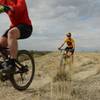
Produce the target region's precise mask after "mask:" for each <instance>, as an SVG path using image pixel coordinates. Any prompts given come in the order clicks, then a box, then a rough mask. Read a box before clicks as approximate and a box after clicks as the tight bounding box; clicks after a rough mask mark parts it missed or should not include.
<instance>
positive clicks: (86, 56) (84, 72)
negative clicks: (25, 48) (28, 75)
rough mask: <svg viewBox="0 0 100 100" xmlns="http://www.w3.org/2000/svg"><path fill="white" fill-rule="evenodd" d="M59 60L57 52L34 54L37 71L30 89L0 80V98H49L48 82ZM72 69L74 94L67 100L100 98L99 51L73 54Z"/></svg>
mask: <svg viewBox="0 0 100 100" xmlns="http://www.w3.org/2000/svg"><path fill="white" fill-rule="evenodd" d="M59 61H60V53H59V52H53V53H47V54H46V55H42V56H37V57H35V63H36V71H35V76H34V80H33V83H32V84H31V86H30V87H29V89H27V90H26V91H23V92H19V91H17V90H15V89H14V88H13V87H12V86H11V84H10V82H7V83H0V100H51V99H50V98H49V97H48V94H50V84H51V83H52V80H53V78H54V77H55V75H56V73H57V69H58V68H59V63H60V62H59ZM72 71H73V74H72V83H71V86H72V87H71V88H72V91H71V92H72V94H73V95H71V96H72V98H70V100H100V74H99V73H100V53H99V52H98V53H95V52H91V53H89V52H85V53H84V52H80V53H76V54H75V60H74V65H73V66H72ZM67 92H68V91H67ZM67 92H66V94H67ZM48 98H49V99H48ZM73 98H74V99H73ZM52 100H55V99H53V98H52Z"/></svg>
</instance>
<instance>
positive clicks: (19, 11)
mask: <svg viewBox="0 0 100 100" xmlns="http://www.w3.org/2000/svg"><path fill="white" fill-rule="evenodd" d="M0 1H1V0H0ZM3 1H4V0H3ZM4 4H5V5H7V6H10V7H12V8H13V10H14V11H8V12H7V14H8V16H9V18H10V21H11V27H14V26H16V25H19V24H28V25H31V21H30V19H29V16H28V11H27V6H26V2H25V0H12V1H9V2H7V1H6V0H5V3H4Z"/></svg>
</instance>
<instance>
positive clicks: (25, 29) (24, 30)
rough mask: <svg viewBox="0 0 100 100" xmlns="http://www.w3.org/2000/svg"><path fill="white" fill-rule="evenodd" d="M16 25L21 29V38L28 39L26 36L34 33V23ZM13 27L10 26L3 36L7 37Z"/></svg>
mask: <svg viewBox="0 0 100 100" xmlns="http://www.w3.org/2000/svg"><path fill="white" fill-rule="evenodd" d="M15 27H17V28H18V29H19V31H20V38H19V39H26V38H28V37H30V36H31V34H32V30H33V28H32V25H27V24H19V25H17V26H15ZM12 28H13V27H12ZM12 28H9V29H8V30H6V32H5V33H4V34H3V37H7V34H8V32H9V30H10V29H12Z"/></svg>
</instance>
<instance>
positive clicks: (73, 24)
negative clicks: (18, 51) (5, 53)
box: [0, 0, 100, 51]
mask: <svg viewBox="0 0 100 100" xmlns="http://www.w3.org/2000/svg"><path fill="white" fill-rule="evenodd" d="M26 2H27V6H28V11H29V16H30V19H31V20H32V23H33V30H34V31H33V34H32V36H31V37H30V38H28V39H27V40H20V42H19V48H23V49H31V50H57V48H58V47H59V46H60V44H61V43H62V42H63V40H64V37H65V32H72V35H73V37H74V39H75V41H76V49H77V50H82V49H83V50H98V51H99V50H100V0H26ZM0 20H1V21H0V35H2V34H3V32H4V31H5V30H6V29H7V28H8V26H9V19H8V17H7V15H6V14H1V16H0Z"/></svg>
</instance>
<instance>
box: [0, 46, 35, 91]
mask: <svg viewBox="0 0 100 100" xmlns="http://www.w3.org/2000/svg"><path fill="white" fill-rule="evenodd" d="M9 56H10V55H9V49H8V48H3V47H0V80H1V81H2V82H5V81H8V80H9V81H10V82H11V83H12V86H13V87H14V88H15V89H17V90H19V91H23V90H26V89H27V88H28V87H29V86H30V84H31V83H32V80H33V77H34V73H35V62H34V58H33V57H32V55H31V53H30V52H29V51H27V50H19V51H18V55H17V59H16V61H15V65H16V66H14V67H16V70H15V71H14V73H3V66H1V65H2V63H3V62H4V61H5V60H6V59H9Z"/></svg>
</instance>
